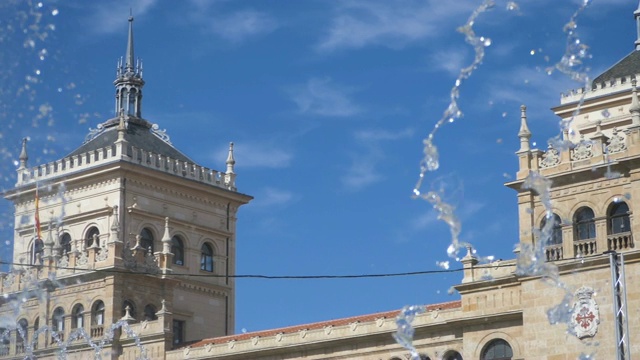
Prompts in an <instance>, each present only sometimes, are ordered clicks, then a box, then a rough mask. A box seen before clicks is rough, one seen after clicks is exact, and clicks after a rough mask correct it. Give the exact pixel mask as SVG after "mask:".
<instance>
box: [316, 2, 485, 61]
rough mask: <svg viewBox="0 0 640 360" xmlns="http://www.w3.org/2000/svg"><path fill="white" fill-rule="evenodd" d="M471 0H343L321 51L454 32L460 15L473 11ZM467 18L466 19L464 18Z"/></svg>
mask: <svg viewBox="0 0 640 360" xmlns="http://www.w3.org/2000/svg"><path fill="white" fill-rule="evenodd" d="M475 3H476V2H474V1H470V0H458V1H441V0H431V1H424V0H420V1H419V0H396V1H391V0H381V1H363V0H351V1H342V2H340V3H339V5H338V6H337V8H336V15H335V17H334V18H333V20H332V22H331V25H330V27H329V29H328V30H327V31H326V35H325V36H324V38H323V39H322V40H321V41H320V43H319V44H318V45H317V49H318V50H320V51H333V50H337V49H345V48H362V47H365V46H368V45H383V46H388V47H392V48H397V47H402V46H404V45H405V44H407V43H409V42H412V41H417V40H424V39H427V38H434V37H436V36H438V35H439V34H441V32H442V31H451V29H453V28H454V25H452V23H453V24H458V23H459V22H460V21H458V19H457V18H458V17H460V16H467V15H468V14H470V13H471V10H472V9H473V7H474V5H477V4H475ZM463 19H464V18H463Z"/></svg>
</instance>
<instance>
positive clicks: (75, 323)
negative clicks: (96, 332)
mask: <svg viewBox="0 0 640 360" xmlns="http://www.w3.org/2000/svg"><path fill="white" fill-rule="evenodd" d="M83 327H84V306H82V305H81V304H77V305H76V306H74V307H73V310H71V328H73V329H78V328H80V329H81V328H83Z"/></svg>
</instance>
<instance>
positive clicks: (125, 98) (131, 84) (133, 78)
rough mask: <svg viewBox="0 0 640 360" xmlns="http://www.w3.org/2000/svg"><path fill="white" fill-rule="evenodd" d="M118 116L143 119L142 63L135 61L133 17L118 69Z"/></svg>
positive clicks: (130, 19)
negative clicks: (125, 47) (125, 49)
mask: <svg viewBox="0 0 640 360" xmlns="http://www.w3.org/2000/svg"><path fill="white" fill-rule="evenodd" d="M113 84H114V85H115V87H116V106H115V112H116V116H118V115H120V114H124V115H127V116H128V117H135V118H141V117H142V111H141V109H142V87H143V86H144V80H143V79H142V62H141V61H140V60H139V59H137V60H136V59H135V57H134V53H133V16H130V17H129V39H128V41H127V51H126V55H125V59H124V63H123V59H122V58H120V61H118V66H117V68H116V80H115V81H114V82H113Z"/></svg>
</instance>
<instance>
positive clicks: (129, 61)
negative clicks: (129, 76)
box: [125, 10, 135, 72]
mask: <svg viewBox="0 0 640 360" xmlns="http://www.w3.org/2000/svg"><path fill="white" fill-rule="evenodd" d="M125 59H126V63H125V70H126V71H127V72H129V71H133V68H134V64H135V62H134V61H135V59H134V56H133V14H132V13H131V10H129V39H128V41H127V55H126V56H125Z"/></svg>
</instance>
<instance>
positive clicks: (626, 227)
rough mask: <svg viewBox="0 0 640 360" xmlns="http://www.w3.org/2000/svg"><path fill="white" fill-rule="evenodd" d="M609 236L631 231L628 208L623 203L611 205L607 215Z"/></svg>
mask: <svg viewBox="0 0 640 360" xmlns="http://www.w3.org/2000/svg"><path fill="white" fill-rule="evenodd" d="M607 220H608V221H607V222H608V225H609V226H608V228H609V229H608V230H609V234H619V233H625V232H630V231H631V222H630V221H629V206H628V205H627V203H625V202H624V201H622V202H617V203H613V204H612V205H611V206H610V207H609V213H608V219H607Z"/></svg>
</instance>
